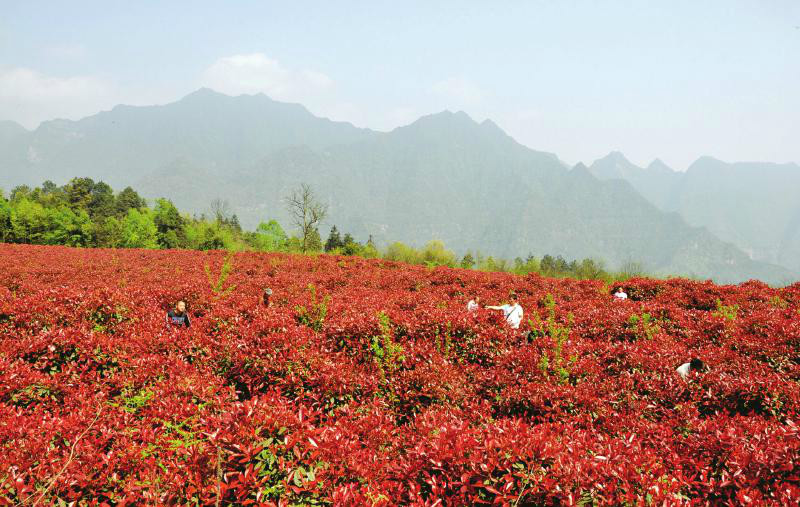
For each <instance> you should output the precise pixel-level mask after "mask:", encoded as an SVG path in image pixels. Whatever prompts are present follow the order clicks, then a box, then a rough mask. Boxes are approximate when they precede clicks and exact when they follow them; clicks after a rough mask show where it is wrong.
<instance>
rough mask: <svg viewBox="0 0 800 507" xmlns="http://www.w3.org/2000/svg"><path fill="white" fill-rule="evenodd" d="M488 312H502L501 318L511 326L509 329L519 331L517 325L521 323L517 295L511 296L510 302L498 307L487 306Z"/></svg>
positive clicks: (521, 313) (520, 310)
mask: <svg viewBox="0 0 800 507" xmlns="http://www.w3.org/2000/svg"><path fill="white" fill-rule="evenodd" d="M486 308H488V309H489V310H502V311H503V316H504V317H505V319H506V322H508V325H509V326H511V329H519V325H520V323H521V322H522V315H523V313H524V312H523V311H522V307H521V306H520V304H519V302H518V300H517V295H516V294H511V302H510V303H506V304H504V305H500V306H487V307H486Z"/></svg>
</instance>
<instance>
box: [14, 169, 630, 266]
mask: <svg viewBox="0 0 800 507" xmlns="http://www.w3.org/2000/svg"><path fill="white" fill-rule="evenodd" d="M285 204H286V208H287V211H288V212H289V216H290V217H291V220H292V225H294V227H295V230H296V234H293V235H289V234H287V233H286V231H285V230H284V229H283V227H282V226H281V225H280V223H278V222H277V221H276V220H269V221H267V222H261V223H260V224H259V225H258V227H256V229H255V230H254V231H245V230H243V229H242V227H241V225H240V223H239V219H238V217H237V216H236V214H235V213H231V210H230V206H229V205H228V203H227V202H226V201H222V200H219V199H217V200H215V201H213V202H212V203H211V204H210V210H209V213H208V214H201V215H199V216H197V215H195V216H189V215H187V214H185V213H181V212H180V211H179V210H178V209H177V208H176V207H175V205H174V204H173V203H172V201H170V200H169V199H163V198H162V199H156V200H155V201H154V202H153V205H152V206H149V205H148V203H147V201H146V200H145V199H144V198H142V197H141V196H140V195H139V194H138V193H137V192H136V191H135V190H134V189H132V188H131V187H126V188H125V189H123V190H121V191H119V192H115V191H114V190H113V189H112V188H111V186H109V185H108V184H106V183H104V182H102V181H98V182H96V181H94V180H92V179H91V178H73V179H72V180H70V181H69V182H68V183H66V184H65V185H62V186H58V185H56V184H55V183H53V182H51V181H46V182H44V183H43V184H42V185H41V186H40V187H36V188H30V187H29V186H26V185H21V186H18V187H15V188H14V189H13V190H12V191H11V193H10V194H9V195H8V196H6V195H5V194H4V193H3V191H2V190H1V189H0V242H5V243H30V244H41V245H66V246H76V247H99V248H161V249H170V248H182V249H196V250H222V249H227V250H255V251H270V252H289V253H319V252H325V253H329V254H337V255H355V256H361V257H365V258H383V259H387V260H393V261H400V262H405V263H410V264H422V265H426V266H429V267H435V266H450V267H460V268H465V269H478V270H485V271H505V272H511V273H516V274H528V273H539V274H542V275H545V276H551V277H571V278H581V279H603V280H608V281H611V280H613V279H619V278H627V277H630V276H637V275H643V274H644V273H643V270H642V269H641V266H640V265H638V264H636V263H627V265H626V267H625V269H623V272H611V271H609V270H607V269H606V268H605V266H604V264H603V262H602V261H598V260H595V259H583V260H580V261H578V260H571V261H568V260H566V259H564V258H563V257H561V256H551V255H545V256H543V257H541V258H537V257H534V256H533V255H528V256H527V257H526V258H524V259H523V258H521V257H517V258H515V259H513V260H511V261H509V260H506V259H502V258H497V257H493V256H484V255H482V254H481V253H480V252H474V253H473V252H467V253H466V254H465V255H463V256H462V257H458V256H457V255H456V254H455V253H454V252H453V251H451V250H448V249H447V248H446V247H445V245H444V243H443V242H442V241H439V240H432V241H429V242H428V243H427V244H426V245H425V246H424V247H422V248H414V247H413V246H409V245H406V244H404V243H402V242H399V241H396V242H393V243H391V244H389V245H388V246H387V247H386V248H385V249H383V250H379V249H378V248H377V247H376V245H375V243H374V241H373V239H372V237H371V236H370V237H369V238H368V239H367V240H366V241H365V242H359V241H357V240H356V239H355V238H354V237H353V236H352V235H351V234H350V233H347V232H345V233H344V234H342V233H341V232H340V231H339V229H338V228H337V227H336V225H333V226H332V227H331V229H330V233H329V235H328V238H327V240H325V241H324V242H323V241H322V237H321V236H320V233H319V226H320V224H321V223H322V222H323V221H324V220H325V219H326V218H327V212H328V210H327V206H325V205H323V204H322V203H320V201H319V200H318V199H317V198H316V197H315V195H314V192H313V190H312V189H311V187H310V186H308V185H306V184H301V185H300V186H299V187H298V188H297V189H295V190H293V191H292V192H291V193H290V194H289V195H288V196H287V197H286V199H285Z"/></svg>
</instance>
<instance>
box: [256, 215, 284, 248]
mask: <svg viewBox="0 0 800 507" xmlns="http://www.w3.org/2000/svg"><path fill="white" fill-rule="evenodd" d="M256 236H257V239H256V241H257V244H256V245H255V246H256V248H258V249H259V250H266V251H269V252H275V251H279V250H284V249H285V248H286V242H287V241H288V239H289V238H288V237H287V236H286V232H284V230H283V227H281V224H279V223H278V222H277V221H276V220H270V221H269V222H267V223H264V222H261V223H260V224H258V228H256Z"/></svg>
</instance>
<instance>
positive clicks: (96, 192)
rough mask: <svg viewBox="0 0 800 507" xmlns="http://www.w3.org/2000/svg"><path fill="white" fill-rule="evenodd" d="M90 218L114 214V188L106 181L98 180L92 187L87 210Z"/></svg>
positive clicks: (95, 218) (94, 218)
mask: <svg viewBox="0 0 800 507" xmlns="http://www.w3.org/2000/svg"><path fill="white" fill-rule="evenodd" d="M87 211H88V212H89V216H90V217H91V218H92V220H97V219H99V218H105V217H109V216H111V215H113V214H114V190H113V189H112V188H111V186H109V185H108V183H105V182H103V181H98V182H97V183H95V184H94V186H93V187H92V192H91V195H90V197H89V205H88V210H87Z"/></svg>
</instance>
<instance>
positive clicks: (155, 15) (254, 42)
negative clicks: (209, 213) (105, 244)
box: [0, 0, 800, 170]
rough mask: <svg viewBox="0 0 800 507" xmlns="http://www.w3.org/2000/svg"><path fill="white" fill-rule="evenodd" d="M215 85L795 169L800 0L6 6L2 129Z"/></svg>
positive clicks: (579, 153) (683, 162)
mask: <svg viewBox="0 0 800 507" xmlns="http://www.w3.org/2000/svg"><path fill="white" fill-rule="evenodd" d="M203 86H205V87H209V88H212V89H215V90H217V91H220V92H223V93H227V94H230V95H238V94H242V93H247V94H250V93H259V92H260V93H265V94H267V95H269V96H270V97H272V98H274V99H276V100H281V101H289V102H299V103H301V104H303V105H305V106H306V107H307V108H308V109H309V110H310V111H312V112H313V113H314V114H317V115H320V116H325V117H329V118H332V119H335V120H344V121H349V122H352V123H353V124H355V125H357V126H361V127H370V128H373V129H377V130H391V129H392V128H395V127H398V126H401V125H405V124H408V123H410V122H412V121H414V120H415V119H416V118H418V117H419V116H422V115H425V114H430V113H434V112H438V111H441V110H444V109H449V110H453V111H457V110H463V111H465V112H467V113H468V114H469V115H470V116H472V117H473V118H474V119H476V120H478V121H482V120H484V119H486V118H490V119H492V120H493V121H494V122H496V123H497V124H498V125H499V126H500V127H501V128H503V129H504V130H506V131H507V132H508V133H509V134H510V135H512V136H513V137H514V138H515V139H517V140H518V141H519V142H521V143H523V144H525V145H527V146H529V147H531V148H533V149H537V150H542V151H548V152H552V153H555V154H556V155H558V156H559V158H561V159H562V160H564V161H565V162H567V163H570V164H573V163H576V162H579V161H583V162H586V163H590V162H591V161H593V160H595V159H597V158H600V157H602V156H604V155H606V154H608V153H609V152H610V151H621V152H623V153H624V154H625V155H626V156H627V157H628V158H629V159H630V160H631V161H633V162H634V163H637V164H640V165H646V164H648V163H650V162H651V161H652V160H653V159H655V158H660V159H661V160H662V161H664V162H665V163H667V164H668V165H670V166H671V167H673V168H675V169H678V170H684V169H686V168H687V167H688V165H689V164H691V163H692V162H693V161H694V160H696V159H697V158H698V157H700V156H703V155H710V156H714V157H717V158H719V159H722V160H725V161H730V162H733V161H771V162H790V161H791V162H798V163H800V1H798V0H784V1H781V0H771V1H768V2H756V1H737V0H720V1H711V0H709V1H703V2H697V1H681V0H669V1H666V0H665V1H663V2H639V1H570V0H562V1H549V2H537V1H505V2H489V1H482V2H471V1H467V0H460V1H454V2H450V1H437V2H430V1H419V2H417V1H411V0H408V1H404V2H396V1H382V0H371V1H370V2H347V1H338V2H324V1H318V2H307V1H302V0H295V1H292V2H269V1H243V0H240V1H236V2H221V1H204V0H193V1H177V0H176V1H169V2H162V1H136V2H130V1H117V0H103V1H80V0H75V1H72V2H63V1H60V0H59V1H57V0H53V1H50V2H45V1H39V0H25V1H17V0H3V2H2V3H1V4H0V120H13V121H16V122H18V123H20V124H22V125H24V126H25V127H26V128H35V127H36V126H37V125H38V124H39V123H40V122H41V121H46V120H50V119H54V118H70V119H79V118H81V117H84V116H88V115H91V114H94V113H96V112H98V111H101V110H106V109H110V108H111V107H113V106H114V105H116V104H119V103H124V104H132V105H147V104H163V103H168V102H172V101H175V100H178V99H180V98H181V97H183V96H185V95H187V94H188V93H191V92H192V91H194V90H196V89H198V88H200V87H203Z"/></svg>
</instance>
